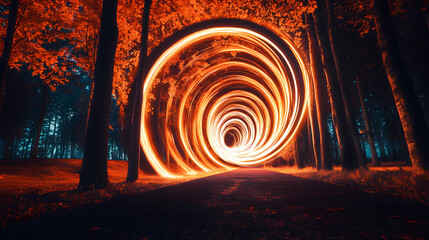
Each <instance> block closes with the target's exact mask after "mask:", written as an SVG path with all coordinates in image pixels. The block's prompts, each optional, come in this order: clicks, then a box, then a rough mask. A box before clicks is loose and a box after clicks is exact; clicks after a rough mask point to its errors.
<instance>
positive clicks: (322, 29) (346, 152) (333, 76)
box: [314, 0, 355, 170]
mask: <svg viewBox="0 0 429 240" xmlns="http://www.w3.org/2000/svg"><path fill="white" fill-rule="evenodd" d="M317 4H318V8H317V10H316V11H315V12H314V20H315V26H316V32H317V36H318V41H319V46H320V51H321V58H322V62H323V65H324V72H325V77H326V80H327V83H328V84H327V87H328V95H329V99H330V103H331V112H332V119H333V123H334V128H335V132H336V135H337V140H338V147H339V150H340V155H341V156H340V157H341V166H342V169H343V170H351V169H354V167H355V165H354V160H355V157H354V154H353V143H352V141H351V138H350V136H349V131H348V127H347V119H346V113H345V110H344V103H343V101H342V99H341V90H340V86H339V84H338V79H337V73H336V71H335V64H334V62H333V58H332V51H331V46H330V42H329V36H328V34H327V29H326V26H325V22H324V19H323V15H322V13H323V12H322V9H323V2H322V1H320V0H318V1H317Z"/></svg>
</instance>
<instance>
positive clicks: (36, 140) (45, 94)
mask: <svg viewBox="0 0 429 240" xmlns="http://www.w3.org/2000/svg"><path fill="white" fill-rule="evenodd" d="M48 91H49V88H48V86H47V85H46V84H43V94H42V106H41V107H40V113H39V119H38V121H37V130H36V136H35V137H34V141H33V144H32V147H31V152H30V158H31V159H35V158H37V154H38V151H39V141H40V134H41V133H42V126H43V119H44V118H45V114H46V108H47V106H48V97H49V94H48Z"/></svg>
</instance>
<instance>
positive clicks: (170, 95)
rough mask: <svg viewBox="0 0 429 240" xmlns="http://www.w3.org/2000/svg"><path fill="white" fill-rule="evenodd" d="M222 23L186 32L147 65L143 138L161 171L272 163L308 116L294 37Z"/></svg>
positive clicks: (304, 77)
mask: <svg viewBox="0 0 429 240" xmlns="http://www.w3.org/2000/svg"><path fill="white" fill-rule="evenodd" d="M222 23H223V24H215V25H213V26H204V27H199V28H198V29H197V30H194V31H192V32H190V33H187V34H186V35H185V36H182V37H180V39H178V40H176V41H175V42H174V43H173V44H171V45H170V46H169V47H168V48H166V49H165V50H164V51H163V52H162V53H161V54H160V55H159V57H157V58H156V60H155V61H154V62H153V64H152V66H151V68H150V69H149V70H148V72H147V75H146V79H145V82H144V90H143V91H144V92H143V103H142V121H141V125H142V128H141V135H140V140H141V141H140V142H141V146H142V148H143V150H144V153H145V155H146V157H147V159H148V161H149V163H150V164H151V166H152V167H153V169H154V170H155V171H156V172H157V173H158V174H160V175H162V176H165V177H173V176H178V175H181V174H193V173H196V172H197V171H201V170H203V171H210V170H213V169H216V168H230V167H234V166H257V165H261V164H264V163H267V162H269V161H271V160H274V159H275V158H276V157H277V156H278V155H279V154H280V153H281V151H282V150H284V148H285V147H286V146H287V144H289V143H290V142H291V141H292V140H293V139H294V136H295V135H296V132H297V131H298V127H299V125H300V123H301V121H302V119H303V118H304V115H305V110H306V106H307V92H308V91H307V88H308V83H307V75H306V71H305V66H304V63H303V61H302V59H301V58H300V56H299V54H298V51H296V49H295V48H294V47H293V45H292V43H291V42H290V41H288V40H287V39H281V38H278V37H277V38H276V37H273V35H272V34H270V33H271V32H268V30H266V29H265V28H264V30H263V31H260V29H259V28H255V27H254V26H253V25H252V24H250V26H251V27H249V26H248V25H249V23H246V24H242V22H240V24H228V23H226V22H222ZM267 32H268V33H267Z"/></svg>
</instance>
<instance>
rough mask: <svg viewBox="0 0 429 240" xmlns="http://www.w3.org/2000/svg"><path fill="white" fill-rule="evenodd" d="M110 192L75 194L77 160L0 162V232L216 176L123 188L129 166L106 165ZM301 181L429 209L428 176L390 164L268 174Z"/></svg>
mask: <svg viewBox="0 0 429 240" xmlns="http://www.w3.org/2000/svg"><path fill="white" fill-rule="evenodd" d="M108 165H109V168H108V171H109V181H110V184H109V186H108V187H107V188H106V189H104V190H91V191H86V192H80V191H77V190H76V188H77V185H78V181H79V171H80V166H81V160H76V159H40V160H15V161H8V162H6V161H4V162H0V226H5V225H9V224H11V223H14V222H18V221H21V220H25V219H31V218H35V217H36V218H37V217H43V216H45V215H51V214H56V213H57V212H61V211H63V210H70V209H74V208H79V207H82V206H85V205H88V204H93V203H102V202H105V201H107V200H110V199H112V198H117V197H121V196H133V195H138V194H140V193H142V192H146V191H150V190H154V189H159V188H163V187H166V186H170V185H177V184H180V183H184V182H187V181H190V180H193V179H197V178H202V177H205V176H209V175H213V174H217V173H220V172H212V173H210V174H207V173H206V174H198V175H194V176H189V177H184V178H173V179H166V178H162V177H158V176H147V175H141V177H140V178H139V180H138V181H137V182H136V183H134V184H129V183H125V179H126V173H127V162H125V161H113V160H111V161H109V163H108ZM270 170H274V171H277V172H282V173H287V174H291V175H294V176H296V177H300V178H307V179H312V180H317V181H321V182H325V183H332V184H334V185H339V186H342V187H346V188H348V189H356V190H363V191H365V192H367V193H369V194H374V193H379V192H381V193H387V194H390V195H393V196H396V197H400V198H403V199H408V200H417V201H419V202H421V203H425V204H429V176H428V175H421V174H415V173H414V172H413V171H412V170H411V168H410V167H405V166H395V165H392V164H388V165H384V166H383V167H370V170H369V171H354V172H349V173H347V172H342V171H341V170H340V169H339V168H338V167H336V168H334V171H316V170H315V169H314V168H305V169H301V170H298V169H296V168H270Z"/></svg>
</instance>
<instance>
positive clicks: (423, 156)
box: [373, 0, 429, 170]
mask: <svg viewBox="0 0 429 240" xmlns="http://www.w3.org/2000/svg"><path fill="white" fill-rule="evenodd" d="M373 14H374V22H375V27H376V31H377V37H378V44H379V47H380V51H381V56H382V59H383V63H384V67H385V69H386V74H387V77H388V79H389V83H390V87H391V89H392V93H393V97H394V100H395V105H396V109H397V110H398V114H399V117H400V119H401V124H402V128H403V130H404V135H405V140H406V142H407V146H408V150H409V154H410V159H411V162H412V163H413V167H414V168H415V169H416V170H429V141H427V137H428V136H429V127H428V125H427V123H426V121H425V118H424V115H423V112H422V110H421V107H420V104H419V101H418V99H417V96H416V95H415V93H414V91H413V86H412V81H411V78H410V75H409V74H408V72H407V69H406V67H405V64H404V60H403V58H402V56H401V53H400V49H399V45H398V42H397V39H396V35H395V30H394V28H393V23H392V19H391V16H390V11H389V6H388V3H387V1H386V0H374V1H373Z"/></svg>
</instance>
